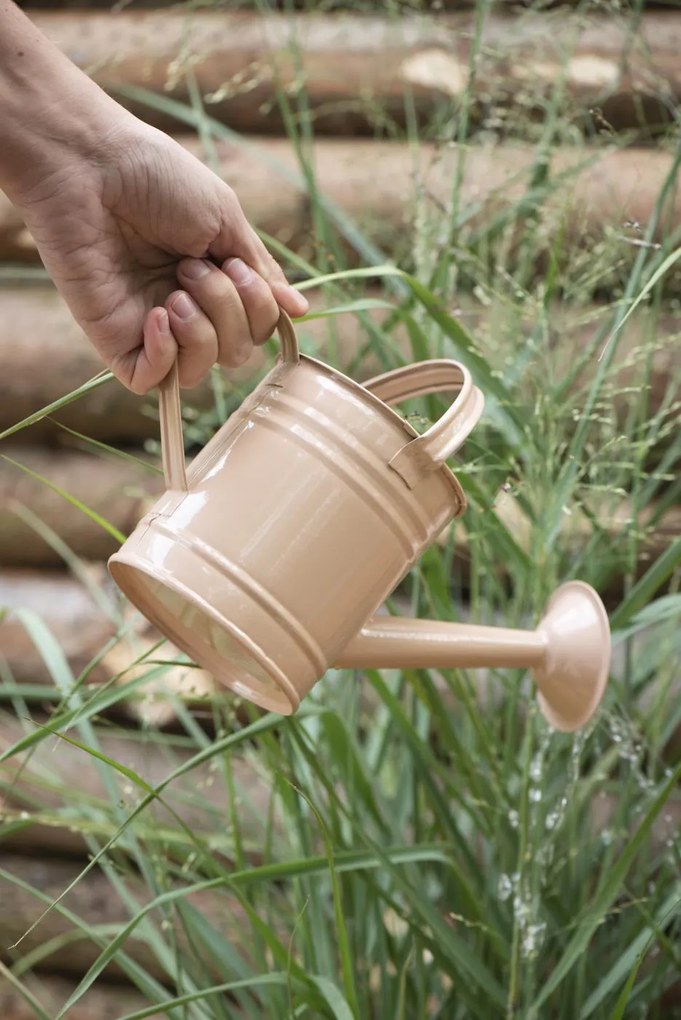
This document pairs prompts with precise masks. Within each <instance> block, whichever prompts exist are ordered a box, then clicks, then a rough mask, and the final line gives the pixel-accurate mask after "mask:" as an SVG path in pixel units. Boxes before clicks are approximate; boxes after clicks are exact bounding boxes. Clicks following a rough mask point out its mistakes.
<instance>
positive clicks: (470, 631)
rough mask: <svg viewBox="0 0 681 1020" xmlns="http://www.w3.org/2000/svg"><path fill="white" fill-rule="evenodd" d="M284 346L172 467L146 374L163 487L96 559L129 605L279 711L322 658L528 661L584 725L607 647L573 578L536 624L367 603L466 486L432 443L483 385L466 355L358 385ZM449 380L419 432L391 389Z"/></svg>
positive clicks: (229, 681) (596, 611)
mask: <svg viewBox="0 0 681 1020" xmlns="http://www.w3.org/2000/svg"><path fill="white" fill-rule="evenodd" d="M277 329H278V333H279V337H280V340H281V359H280V361H279V363H278V364H277V365H276V366H275V367H274V368H273V370H272V371H271V372H270V373H269V374H268V375H267V376H266V377H265V378H264V379H263V380H262V382H261V383H260V384H259V385H258V386H257V388H256V389H255V390H254V391H253V392H252V393H251V394H250V396H249V397H247V399H246V400H245V401H244V403H243V404H242V405H241V407H240V408H239V409H238V410H237V411H236V412H235V413H234V414H232V415H231V417H230V418H229V419H228V420H227V421H226V422H225V424H224V425H223V426H222V427H221V429H220V430H219V431H218V432H217V433H216V435H215V436H214V437H213V438H212V439H211V440H210V442H209V443H208V444H207V445H206V446H205V447H204V449H203V450H202V451H201V452H200V453H199V454H198V455H197V456H196V457H195V459H194V460H193V462H192V464H191V466H190V467H189V470H186V468H185V461H184V446H183V437H182V418H181V410H180V391H179V383H178V374H177V366H176V367H175V368H174V369H173V370H172V371H171V372H170V374H169V376H168V377H167V379H166V380H165V381H164V383H163V384H162V386H161V390H160V399H159V414H160V422H161V440H162V452H163V468H164V474H165V480H166V492H165V494H164V495H163V496H161V498H160V499H159V500H158V501H157V502H156V503H155V504H154V506H153V507H152V508H151V510H150V511H149V512H148V513H147V514H146V516H145V517H144V518H143V519H142V520H141V521H140V523H139V524H138V525H137V527H136V528H135V530H134V531H133V533H132V534H131V535H130V537H129V538H128V539H127V541H126V542H125V543H124V545H123V546H121V548H120V550H119V551H118V552H116V553H115V554H114V555H113V556H112V557H111V559H110V560H109V570H110V572H111V575H112V577H113V579H114V581H115V582H116V583H117V584H118V586H119V587H120V588H121V590H122V591H123V593H124V594H125V595H126V596H127V597H128V599H129V600H130V601H131V602H132V603H133V604H134V605H135V606H136V607H137V608H138V609H139V610H140V612H141V613H142V614H143V615H144V616H145V617H146V618H147V619H148V620H149V621H150V622H151V623H152V624H154V625H155V626H156V627H157V628H158V629H159V630H160V631H161V632H162V633H163V634H165V635H166V637H168V638H169V639H170V640H171V641H172V642H173V643H174V644H175V645H177V646H178V647H179V648H181V649H182V650H183V651H184V652H186V653H187V654H188V655H189V656H191V658H192V659H193V660H194V661H195V662H197V663H198V664H199V665H200V666H202V667H203V668H204V669H206V670H208V671H209V672H210V673H212V674H213V675H214V676H215V678H216V679H217V680H218V681H219V682H221V683H222V684H224V685H225V686H227V687H228V688H231V689H232V690H233V691H235V692H237V693H238V694H239V695H241V696H243V697H244V698H246V699H248V700H250V701H253V702H255V703H256V704H257V705H260V706H261V707H263V708H266V709H270V710H272V711H275V712H279V713H281V714H283V715H288V714H290V713H291V712H293V711H295V709H296V708H297V707H298V705H299V704H300V701H301V699H302V698H303V697H304V696H305V695H306V694H307V693H308V692H309V691H310V690H311V688H312V687H313V686H314V685H315V684H316V683H317V681H318V680H319V679H320V678H321V677H322V676H323V675H324V673H325V672H326V671H327V669H329V667H332V666H337V667H354V668H362V667H364V668H369V667H371V668H381V667H383V668H400V667H402V668H411V667H421V668H430V667H432V668H451V667H502V666H506V667H528V668H531V669H532V670H533V674H534V679H535V681H536V683H537V686H538V688H539V703H540V707H541V710H542V712H543V713H544V715H545V716H546V718H547V719H548V720H549V722H550V723H551V724H552V725H553V726H554V727H555V728H557V729H560V730H565V731H572V730H576V729H578V728H579V727H581V726H583V725H584V724H585V723H586V722H587V721H588V719H589V718H590V717H591V716H592V714H593V713H594V711H595V710H596V708H597V706H598V704H599V702H600V699H601V697H602V694H603V690H604V688H605V684H606V682H607V676H608V669H609V664H610V633H609V627H608V619H607V616H606V613H605V610H604V608H603V605H602V603H601V600H600V599H599V597H598V595H597V594H596V592H595V591H594V590H593V589H592V588H590V587H589V586H588V585H586V584H583V583H582V582H579V581H572V582H569V583H567V584H564V585H563V586H562V587H560V588H559V589H558V590H557V591H556V592H555V593H554V595H553V597H552V599H551V601H550V602H549V605H548V607H547V609H546V612H545V614H544V616H543V618H542V620H541V622H540V623H539V626H538V628H537V630H535V631H524V630H510V629H505V628H497V627H485V626H472V625H467V624H460V623H446V622H430V621H427V620H412V619H406V618H402V617H378V618H372V614H373V613H375V612H376V610H377V609H378V608H379V606H380V605H381V603H382V602H383V601H384V600H385V598H386V597H387V596H388V595H389V594H390V593H391V592H392V590H393V589H394V587H395V586H396V584H397V583H398V582H399V581H400V580H401V578H402V577H404V575H405V574H406V572H407V571H408V569H409V568H410V567H411V566H412V565H413V564H414V563H415V562H416V560H417V559H418V557H419V556H420V555H421V553H422V552H423V551H424V550H425V549H426V548H428V546H429V545H431V544H432V543H433V542H434V540H435V539H436V537H437V535H438V534H439V532H441V531H442V529H443V528H444V527H445V526H446V525H447V524H448V523H449V522H450V521H451V520H453V519H454V518H456V517H458V516H460V515H461V514H462V513H463V511H464V509H465V507H466V500H465V497H464V493H463V491H462V489H461V486H460V484H459V482H458V481H457V479H456V476H455V474H454V473H453V472H452V471H451V469H450V468H449V467H448V466H447V460H448V459H449V458H450V457H451V456H452V454H454V453H455V451H456V450H457V449H458V448H459V447H460V446H461V444H462V443H463V441H464V440H465V438H466V436H467V435H468V434H469V433H470V431H471V429H473V427H474V426H475V425H476V423H477V421H478V419H479V417H480V415H481V413H482V408H483V403H484V400H483V395H482V393H481V392H480V390H479V389H478V388H477V387H476V386H475V385H474V384H473V381H472V379H471V376H470V374H469V372H468V371H467V369H466V368H465V367H463V366H462V365H460V364H459V363H457V362H456V361H450V360H446V359H438V360H433V361H423V362H420V363H417V364H413V365H409V366H406V367H404V368H398V369H396V370H395V371H392V372H387V373H385V374H384V375H381V376H378V377H377V378H375V379H372V380H370V381H369V382H365V383H364V384H363V385H360V384H359V383H357V382H354V381H353V380H351V379H349V378H347V377H346V376H345V375H343V374H342V373H340V372H338V371H336V370H335V369H333V368H331V367H329V366H328V365H325V364H323V363H322V362H320V361H317V360H316V359H313V358H310V357H307V356H306V355H301V354H300V352H299V350H298V344H297V340H296V336H295V332H294V330H293V326H292V324H291V321H290V319H289V318H288V317H287V316H286V315H285V314H284V313H282V315H281V318H280V320H279V323H278V327H277ZM441 391H451V392H453V393H455V394H456V396H455V399H454V400H453V402H452V403H451V405H450V406H449V407H448V409H447V410H446V411H445V413H444V414H443V416H442V417H441V418H440V419H439V420H438V421H436V422H435V423H434V424H433V425H431V427H430V428H429V429H428V430H427V431H426V432H424V433H423V434H422V435H419V434H418V433H417V432H416V431H415V430H414V428H413V427H412V426H411V425H410V424H409V423H408V421H406V420H405V419H404V418H403V417H401V416H400V415H399V414H398V413H397V412H396V411H395V410H393V408H392V406H391V405H393V404H397V403H399V402H400V401H403V400H407V399H410V398H412V397H418V396H422V395H426V394H431V393H436V392H441Z"/></svg>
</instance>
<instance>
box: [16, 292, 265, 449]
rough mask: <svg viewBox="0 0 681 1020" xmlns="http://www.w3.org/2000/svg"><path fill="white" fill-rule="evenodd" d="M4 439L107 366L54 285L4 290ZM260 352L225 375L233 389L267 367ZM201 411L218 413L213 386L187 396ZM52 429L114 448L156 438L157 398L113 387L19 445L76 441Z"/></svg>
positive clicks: (35, 428)
mask: <svg viewBox="0 0 681 1020" xmlns="http://www.w3.org/2000/svg"><path fill="white" fill-rule="evenodd" d="M0 309H1V310H2V315H0V365H2V373H1V374H0V432H2V431H3V430H4V429H7V428H11V426H13V425H15V424H17V423H18V422H20V421H22V420H23V419H24V418H27V417H29V415H31V414H33V413H34V412H36V411H39V410H40V409H41V408H43V407H47V406H48V405H49V404H51V403H52V402H53V401H55V400H59V399H60V398H61V397H64V396H65V395H66V394H67V393H70V392H71V391H72V390H75V389H77V388H78V387H79V386H80V385H82V384H83V383H85V382H87V381H88V379H91V378H92V377H93V376H94V375H96V374H97V373H98V372H101V371H102V369H103V368H104V365H103V363H102V361H101V359H100V357H99V355H98V354H97V352H96V350H95V348H94V347H93V346H92V344H91V343H90V342H89V341H88V339H87V337H86V336H85V334H84V333H83V331H82V330H81V329H80V327H79V326H78V325H77V323H76V322H75V320H74V318H73V316H72V315H71V312H70V311H69V308H68V306H67V305H66V303H65V302H64V301H63V300H62V298H61V296H60V295H59V293H58V292H57V291H56V290H55V289H54V288H53V287H50V286H31V287H18V288H14V289H13V288H7V287H4V288H2V289H0ZM264 362H265V356H264V354H263V351H262V349H261V348H256V351H255V353H254V355H253V357H252V358H250V360H249V361H248V362H247V364H246V365H244V366H242V367H240V368H238V369H223V374H224V378H225V379H226V380H227V383H228V385H234V386H237V387H240V386H242V385H243V384H244V383H245V382H246V381H247V380H248V379H249V378H251V376H253V375H255V374H256V373H257V372H258V371H260V369H261V368H262V366H263V364H264ZM188 397H189V399H190V400H191V404H192V406H193V407H195V408H196V409H197V410H206V409H208V408H210V407H212V406H213V395H212V390H211V386H210V382H209V381H206V382H205V383H203V384H202V385H201V386H198V387H196V388H195V389H193V390H192V391H191V394H188ZM55 422H60V423H62V424H63V425H65V426H67V427H68V428H71V429H75V430H76V431H77V432H81V433H83V434H84V435H87V436H90V437H92V438H94V439H104V440H108V441H110V442H122V443H125V442H129V441H131V440H133V441H139V440H142V439H146V438H151V437H153V438H157V437H158V434H159V432H158V411H157V399H156V394H155V393H153V394H149V395H148V396H146V397H138V396H136V395H135V394H134V393H131V392H130V391H129V390H127V389H126V388H125V387H124V386H123V385H122V384H121V383H119V382H118V381H117V380H115V379H114V380H111V382H108V383H106V384H105V385H104V386H100V387H98V388H97V389H95V390H92V391H91V392H89V393H86V394H85V396H83V397H80V398H79V399H78V400H77V401H75V402H74V403H71V404H67V405H66V406H65V407H63V408H62V409H61V410H59V411H57V412H55V414H54V416H53V418H52V419H48V418H45V419H43V420H42V421H40V422H38V423H37V424H35V425H32V426H31V427H30V429H28V430H26V431H24V432H19V433H17V434H16V439H15V440H14V441H15V442H16V441H22V440H23V439H24V438H26V439H28V440H29V441H30V442H36V441H37V440H39V439H40V440H50V441H52V442H59V441H60V440H61V441H65V442H69V441H70V442H73V440H72V439H71V438H70V437H69V436H68V435H67V434H65V433H64V432H63V431H62V430H60V429H59V427H58V426H56V425H55Z"/></svg>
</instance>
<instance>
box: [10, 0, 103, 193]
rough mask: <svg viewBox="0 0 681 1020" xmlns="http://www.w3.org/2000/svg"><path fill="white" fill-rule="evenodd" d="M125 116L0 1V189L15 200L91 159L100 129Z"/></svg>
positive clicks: (20, 15)
mask: <svg viewBox="0 0 681 1020" xmlns="http://www.w3.org/2000/svg"><path fill="white" fill-rule="evenodd" d="M120 114H122V110H121V108H120V107H119V106H118V105H117V104H116V103H114V102H113V100H111V99H109V97H107V96H106V95H105V94H104V93H103V92H102V91H101V89H99V87H98V86H97V85H95V84H94V82H92V81H91V80H90V79H89V78H88V77H87V76H86V75H85V74H83V73H82V71H80V70H79V69H78V68H77V67H75V65H74V64H72V63H71V61H70V60H68V58H67V57H66V56H64V54H63V53H61V51H60V50H59V49H58V48H57V47H56V46H54V45H53V44H52V43H51V42H50V41H49V40H48V39H46V38H45V36H43V35H42V34H41V33H40V32H39V31H38V30H37V29H36V28H35V26H34V25H33V24H32V23H31V21H30V20H29V19H28V18H27V17H26V16H25V15H24V14H23V13H22V12H21V11H20V10H19V8H18V7H16V6H15V4H14V3H12V2H11V0H0V187H1V188H2V189H3V190H4V191H5V192H7V194H8V195H9V196H10V197H11V198H17V197H19V196H23V195H26V194H28V195H30V194H31V191H32V189H33V188H34V187H36V186H38V185H39V184H40V182H41V181H42V180H44V179H45V177H46V176H48V175H52V174H54V173H60V172H64V173H68V167H69V166H70V165H71V164H72V163H73V161H74V159H78V158H92V157H93V154H94V153H95V152H96V148H97V142H98V141H99V142H100V143H101V141H102V137H101V136H102V135H103V134H105V133H106V131H105V130H103V127H102V126H103V125H107V123H108V124H110V126H111V127H113V126H114V125H115V122H116V120H117V118H118V116H119V115H120ZM98 134H99V139H98V137H97V136H98Z"/></svg>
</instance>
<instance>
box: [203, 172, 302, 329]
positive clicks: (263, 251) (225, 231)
mask: <svg viewBox="0 0 681 1020" xmlns="http://www.w3.org/2000/svg"><path fill="white" fill-rule="evenodd" d="M224 188H225V195H226V198H225V200H224V208H225V209H226V210H228V211H227V212H226V213H225V216H224V219H223V223H222V228H221V230H220V233H219V235H218V237H217V238H216V239H215V241H214V242H213V243H212V244H211V246H210V254H211V255H213V256H214V257H216V258H218V259H220V260H225V259H227V258H229V257H230V256H235V257H237V258H240V259H242V260H243V261H244V262H245V263H246V264H247V265H248V266H250V267H251V268H252V269H254V270H255V272H256V273H257V274H258V276H260V277H261V278H262V279H263V280H264V281H265V282H266V283H267V284H268V286H269V287H270V289H271V291H272V294H273V296H274V299H275V300H276V302H277V304H278V305H280V307H281V308H283V309H284V311H286V312H288V313H289V315H292V316H293V317H294V318H295V317H297V316H299V315H305V313H306V312H307V311H308V309H309V304H308V302H307V299H306V298H304V297H303V295H302V294H300V293H299V292H298V291H297V290H296V289H295V288H294V287H292V286H291V285H290V284H289V282H288V280H287V279H286V276H285V274H284V271H283V270H282V268H281V266H280V265H279V263H278V262H277V261H276V259H274V258H273V257H272V255H270V253H269V252H268V250H267V248H266V247H265V245H264V244H263V243H262V241H261V240H260V238H259V237H258V235H257V233H256V232H255V230H254V229H253V227H252V226H251V225H250V223H249V222H248V220H247V219H246V217H245V216H244V213H243V210H242V208H241V205H240V203H239V200H238V198H237V197H236V195H235V194H234V192H233V191H232V189H231V188H229V187H228V186H227V185H224Z"/></svg>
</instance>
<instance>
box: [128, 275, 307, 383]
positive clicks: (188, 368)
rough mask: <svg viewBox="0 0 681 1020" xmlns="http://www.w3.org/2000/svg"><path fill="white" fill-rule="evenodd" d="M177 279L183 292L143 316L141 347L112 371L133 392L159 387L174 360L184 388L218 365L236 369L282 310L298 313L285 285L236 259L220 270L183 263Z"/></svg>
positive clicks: (270, 331)
mask: <svg viewBox="0 0 681 1020" xmlns="http://www.w3.org/2000/svg"><path fill="white" fill-rule="evenodd" d="M277 270H278V272H279V273H281V270H279V268H278V267H277ZM281 275H282V277H283V274H281ZM177 278H178V282H179V283H180V285H181V287H182V289H181V290H176V291H174V292H173V293H172V294H171V295H170V296H169V297H168V298H167V300H166V302H165V306H164V307H163V308H154V309H152V311H150V312H149V314H148V315H147V318H146V320H145V323H144V333H143V344H142V346H140V347H138V348H136V349H135V350H134V351H131V352H129V353H128V354H126V355H125V356H124V357H122V358H121V359H120V360H119V363H118V364H117V365H116V366H115V367H114V371H115V372H116V374H117V375H118V376H119V378H120V379H121V380H122V381H123V382H124V383H125V385H126V386H128V387H129V388H130V389H132V390H133V391H134V392H135V393H140V394H141V393H146V392H147V391H148V390H150V389H152V387H154V386H157V385H158V384H159V383H160V382H161V381H162V380H163V379H164V378H165V376H166V375H167V374H168V372H169V371H170V368H171V366H172V364H173V361H174V360H175V358H177V360H178V367H179V378H180V385H181V386H183V387H187V388H191V387H193V386H196V385H197V383H199V382H200V381H201V379H202V378H203V377H204V376H205V375H206V374H207V373H208V372H209V370H210V368H211V366H212V365H214V364H215V363H216V362H218V363H219V364H221V365H223V366H224V367H226V368H238V367H239V366H240V365H243V364H244V362H246V361H248V359H249V358H250V357H251V355H252V354H253V348H254V346H259V345H261V344H263V343H265V341H266V340H267V339H268V338H269V337H270V336H271V335H272V333H273V331H274V329H275V327H276V324H277V321H278V319H279V314H280V306H281V307H285V308H286V310H287V311H289V312H290V314H299V308H300V306H299V305H298V306H296V305H292V304H291V302H290V301H288V302H287V301H286V290H290V288H289V287H288V284H286V283H285V282H284V284H283V285H282V284H281V283H277V282H275V281H272V282H271V283H270V284H268V283H267V282H265V280H264V279H263V278H262V277H261V276H260V275H259V274H258V273H257V272H255V271H254V270H253V269H252V268H251V267H250V266H249V265H247V264H246V263H245V262H244V261H243V260H242V259H240V258H229V259H227V260H226V261H225V263H224V264H223V266H222V267H221V268H219V267H218V266H215V265H213V264H212V263H211V262H207V261H206V260H204V259H193V258H187V259H183V260H182V261H181V262H180V263H179V264H178V268H177ZM278 288H282V296H283V298H284V300H281V301H279V302H278V301H277V299H276V298H275V294H274V291H275V290H277V289H278ZM287 304H288V307H286V305H287ZM124 362H125V363H124Z"/></svg>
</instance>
